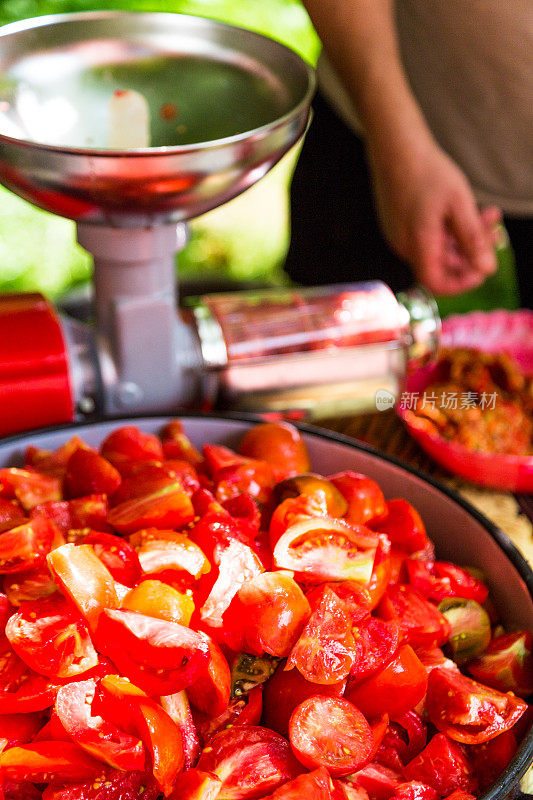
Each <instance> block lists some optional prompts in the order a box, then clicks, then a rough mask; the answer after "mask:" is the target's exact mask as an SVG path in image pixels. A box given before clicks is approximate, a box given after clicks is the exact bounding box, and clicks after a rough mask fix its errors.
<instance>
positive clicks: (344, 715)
mask: <svg viewBox="0 0 533 800" xmlns="http://www.w3.org/2000/svg"><path fill="white" fill-rule="evenodd" d="M289 737H290V742H291V747H292V749H293V752H294V754H295V755H296V757H297V759H298V760H299V761H300V762H301V763H302V764H303V765H304V766H305V767H307V768H308V769H316V768H317V767H326V768H327V770H328V771H329V773H330V774H331V775H333V777H335V778H340V777H342V776H344V775H349V774H351V773H352V772H355V771H356V770H357V769H360V768H361V767H362V766H363V765H364V764H365V763H366V762H367V761H368V760H369V758H370V757H371V754H372V752H373V750H374V736H373V734H372V729H371V727H370V725H369V724H368V722H367V721H366V719H365V717H364V716H363V714H361V712H360V711H359V710H358V709H357V708H355V706H354V705H352V703H350V702H348V700H344V699H342V698H340V697H324V696H323V695H313V696H312V697H309V698H308V699H307V700H304V701H303V703H300V705H299V706H297V707H296V708H295V709H294V711H293V713H292V716H291V719H290V722H289Z"/></svg>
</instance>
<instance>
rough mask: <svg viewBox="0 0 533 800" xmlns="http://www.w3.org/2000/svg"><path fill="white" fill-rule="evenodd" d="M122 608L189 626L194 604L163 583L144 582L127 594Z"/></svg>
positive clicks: (188, 596) (187, 595)
mask: <svg viewBox="0 0 533 800" xmlns="http://www.w3.org/2000/svg"><path fill="white" fill-rule="evenodd" d="M122 608H124V609H126V610H128V611H138V612H139V613H140V614H145V615H148V616H149V617H156V618H157V619H166V620H169V622H178V623H179V624H180V625H189V623H190V621H191V617H192V614H193V611H194V602H193V600H192V598H191V596H190V595H189V594H183V593H181V592H178V591H176V589H174V588H173V587H172V586H169V585H168V584H167V583H163V581H154V580H145V581H141V583H139V584H138V585H137V586H135V587H134V588H133V589H131V590H130V591H129V592H128V594H127V595H126V596H125V597H124V599H123V600H122Z"/></svg>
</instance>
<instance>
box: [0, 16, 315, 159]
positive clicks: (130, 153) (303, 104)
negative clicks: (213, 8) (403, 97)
mask: <svg viewBox="0 0 533 800" xmlns="http://www.w3.org/2000/svg"><path fill="white" fill-rule="evenodd" d="M141 16H144V17H145V18H146V17H172V18H175V17H185V18H186V19H192V20H201V21H202V22H204V23H206V24H207V23H208V24H209V25H214V26H215V27H219V28H230V29H234V30H237V31H240V32H241V33H242V34H244V35H246V36H249V37H250V38H256V39H267V40H268V41H269V42H270V43H271V44H272V45H273V46H275V47H278V48H280V50H283V51H284V52H288V53H290V54H292V56H293V57H294V58H295V59H296V61H297V62H298V61H299V62H300V64H301V65H302V66H303V67H304V70H305V73H306V75H307V81H308V86H307V90H306V92H305V95H304V97H303V98H302V99H301V100H300V102H299V103H297V105H295V106H294V108H293V109H292V110H291V111H288V112H287V113H286V114H283V116H281V117H278V118H277V119H275V120H273V121H272V122H267V123H265V124H264V125H260V126H259V127H258V128H253V129H252V130H250V131H245V132H243V133H237V134H234V135H233V136H225V137H223V138H221V139H212V140H209V141H207V142H194V143H192V144H185V145H174V146H158V147H137V148H131V149H130V150H120V149H116V150H115V149H111V148H85V147H63V146H60V145H54V144H46V143H44V142H33V141H31V140H29V139H18V138H16V137H14V136H7V135H6V134H2V133H0V144H1V143H2V142H4V143H6V144H12V145H14V146H17V147H22V148H26V149H29V150H39V151H45V152H51V153H57V154H59V155H72V156H90V157H91V158H108V159H109V158H121V159H125V158H146V157H147V156H154V157H155V156H157V157H165V156H180V155H187V154H188V153H194V152H197V151H200V150H210V151H213V150H217V149H222V148H224V147H228V146H231V145H234V144H238V143H240V142H242V141H245V140H247V139H252V138H258V137H259V138H260V137H261V136H264V135H265V134H267V133H270V132H272V131H273V130H276V129H277V128H282V127H283V126H284V125H286V124H287V123H288V122H290V121H291V120H293V119H296V118H297V117H298V116H300V114H301V113H302V112H303V111H305V109H309V107H310V105H311V100H312V98H313V95H314V92H315V86H316V78H315V71H314V69H313V67H312V66H311V65H310V64H309V63H308V62H307V61H306V60H305V59H304V58H302V56H301V55H300V54H299V53H297V52H296V50H293V49H292V48H291V47H289V46H288V45H284V44H282V43H281V42H279V41H278V40H277V39H272V38H271V37H269V36H266V35H264V34H261V33H257V32H256V31H253V30H250V29H249V28H242V27H240V26H238V25H232V24H230V23H227V22H221V21H220V20H216V19H211V18H210V17H201V16H198V15H194V14H180V13H177V12H176V13H175V12H171V11H120V10H116V11H78V12H72V13H65V14H44V15H43V16H40V17H29V18H28V19H26V20H19V21H16V22H8V23H7V24H6V25H3V26H0V41H1V38H2V37H3V36H9V35H11V34H15V33H23V32H24V31H27V30H32V29H35V28H39V27H44V26H46V25H53V24H56V23H58V22H68V21H71V20H72V21H75V22H78V21H84V20H93V19H112V18H120V17H141ZM307 117H309V111H307ZM295 141H296V140H295Z"/></svg>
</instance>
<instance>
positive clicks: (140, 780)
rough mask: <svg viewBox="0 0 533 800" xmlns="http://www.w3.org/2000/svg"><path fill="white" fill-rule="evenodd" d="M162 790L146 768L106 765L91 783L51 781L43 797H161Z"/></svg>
mask: <svg viewBox="0 0 533 800" xmlns="http://www.w3.org/2000/svg"><path fill="white" fill-rule="evenodd" d="M160 794H161V792H160V791H159V787H158V786H157V784H156V783H155V781H154V779H153V777H152V776H151V775H149V774H147V773H146V772H123V771H122V770H111V769H106V770H102V771H101V772H99V773H98V775H97V777H96V778H93V780H91V781H89V782H88V783H82V784H80V783H74V784H69V785H66V786H57V785H54V784H53V783H51V784H49V786H48V788H47V789H45V790H44V792H43V795H42V800H157V798H158V797H159V795H160ZM17 800H26V798H17ZM31 800H33V798H32V799H31Z"/></svg>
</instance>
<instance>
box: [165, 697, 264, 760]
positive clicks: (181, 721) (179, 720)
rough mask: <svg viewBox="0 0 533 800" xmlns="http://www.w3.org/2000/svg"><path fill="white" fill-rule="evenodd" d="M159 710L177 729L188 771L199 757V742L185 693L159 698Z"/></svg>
mask: <svg viewBox="0 0 533 800" xmlns="http://www.w3.org/2000/svg"><path fill="white" fill-rule="evenodd" d="M161 708H163V709H164V710H165V711H166V712H167V714H168V716H169V717H170V719H171V720H173V722H174V723H175V724H176V726H177V728H178V729H179V732H180V734H181V743H182V746H183V769H186V770H187V769H190V768H191V767H192V766H193V765H194V764H196V762H197V760H198V756H199V755H200V741H199V738H198V735H199V731H197V730H196V725H195V723H194V718H193V715H192V712H191V707H190V705H189V699H188V697H187V692H186V691H185V690H183V691H181V692H175V693H174V694H169V695H164V696H163V697H162V698H161ZM259 716H260V714H259ZM258 719H259V718H258Z"/></svg>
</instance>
